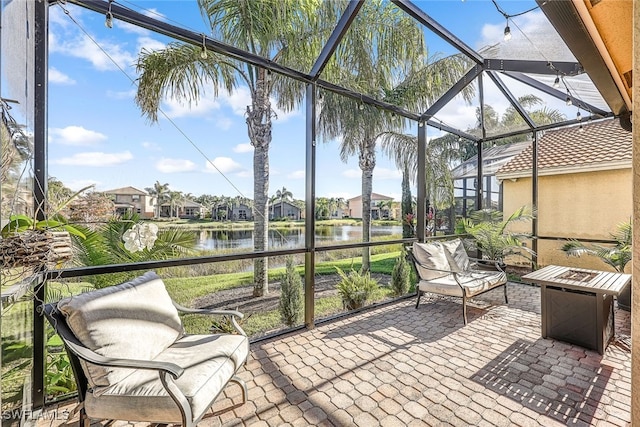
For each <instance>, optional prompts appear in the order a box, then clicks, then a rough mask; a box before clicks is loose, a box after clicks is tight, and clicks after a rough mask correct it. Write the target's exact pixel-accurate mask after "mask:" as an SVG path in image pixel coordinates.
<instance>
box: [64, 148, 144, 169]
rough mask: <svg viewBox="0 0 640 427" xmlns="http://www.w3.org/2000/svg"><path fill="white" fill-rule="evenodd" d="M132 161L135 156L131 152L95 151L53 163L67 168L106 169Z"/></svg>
mask: <svg viewBox="0 0 640 427" xmlns="http://www.w3.org/2000/svg"><path fill="white" fill-rule="evenodd" d="M131 159H133V154H131V152H129V151H123V152H121V153H104V152H101V151H94V152H87V153H77V154H74V155H73V156H70V157H63V158H61V159H57V160H53V161H52V162H53V163H55V164H58V165H67V166H91V167H105V166H115V165H119V164H122V163H125V162H127V161H129V160H131Z"/></svg>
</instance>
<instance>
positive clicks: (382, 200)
mask: <svg viewBox="0 0 640 427" xmlns="http://www.w3.org/2000/svg"><path fill="white" fill-rule="evenodd" d="M390 201H393V197H389V196H384V195H382V194H378V193H371V219H393V218H394V216H393V215H394V214H395V210H394V209H392V208H391V206H390V205H389V204H388V203H389V202H390ZM347 206H348V208H347V209H348V212H349V216H350V217H351V218H362V196H356V197H353V198H351V199H348V200H347Z"/></svg>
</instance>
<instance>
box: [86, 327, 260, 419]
mask: <svg viewBox="0 0 640 427" xmlns="http://www.w3.org/2000/svg"><path fill="white" fill-rule="evenodd" d="M248 354H249V341H248V339H247V337H245V336H242V335H185V336H183V337H182V338H180V339H179V340H178V341H176V343H175V344H173V345H172V346H171V347H169V348H167V349H166V350H165V351H163V352H162V353H160V354H159V355H158V356H157V357H156V358H155V360H157V361H163V362H171V363H175V364H177V365H179V366H181V367H182V368H185V371H184V373H183V374H182V375H181V376H180V377H179V378H178V379H176V380H175V383H176V385H177V387H178V388H179V389H180V390H181V391H182V393H183V394H184V395H185V397H186V398H187V400H188V401H189V403H190V406H191V408H192V411H193V418H194V419H198V418H200V417H201V416H202V415H203V414H204V412H205V411H207V409H208V408H209V407H210V406H211V405H212V403H213V401H214V399H215V398H216V397H217V396H218V394H219V393H220V391H221V390H222V389H223V388H224V387H225V385H226V384H227V382H228V381H229V379H230V378H231V377H232V376H233V375H234V374H235V372H236V371H237V370H238V369H239V368H240V367H241V366H242V364H243V363H244V362H245V361H246V359H247V356H248ZM85 409H86V411H87V415H88V416H89V417H91V418H115V419H120V420H128V421H149V422H156V423H176V422H177V423H179V422H181V420H182V418H181V414H180V410H179V409H178V406H177V405H176V404H175V402H174V401H173V399H172V398H171V396H170V395H169V394H168V393H167V392H166V390H165V388H164V387H163V386H162V382H161V381H160V378H159V375H158V372H157V371H150V370H136V371H134V372H132V373H131V374H130V375H129V376H127V377H126V378H124V379H122V380H121V381H120V382H119V383H118V384H114V385H112V386H111V387H109V388H106V389H104V390H102V391H101V392H100V393H95V394H94V393H87V396H86V400H85Z"/></svg>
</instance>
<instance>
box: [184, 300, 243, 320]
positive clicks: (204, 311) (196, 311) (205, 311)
mask: <svg viewBox="0 0 640 427" xmlns="http://www.w3.org/2000/svg"><path fill="white" fill-rule="evenodd" d="M173 305H174V306H175V308H177V309H178V311H181V312H183V313H189V314H206V315H218V316H234V317H237V318H239V319H242V318H244V314H242V313H240V312H239V311H236V310H209V309H206V308H188V307H184V306H182V305H180V304H178V303H177V302H175V301H173Z"/></svg>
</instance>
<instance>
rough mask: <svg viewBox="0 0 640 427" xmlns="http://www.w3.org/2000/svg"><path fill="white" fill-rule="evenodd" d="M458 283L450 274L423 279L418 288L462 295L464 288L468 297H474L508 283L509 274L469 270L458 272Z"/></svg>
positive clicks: (455, 295) (448, 294)
mask: <svg viewBox="0 0 640 427" xmlns="http://www.w3.org/2000/svg"><path fill="white" fill-rule="evenodd" d="M457 276H458V280H459V281H460V284H461V285H462V288H461V287H460V285H458V282H456V279H455V278H454V275H453V274H448V275H446V276H443V277H439V278H436V279H432V280H421V281H420V282H419V283H418V289H419V290H420V291H422V292H431V293H434V294H439V295H447V296H452V297H462V292H463V291H462V289H463V288H464V292H465V294H466V296H467V297H473V296H475V295H478V294H481V293H482V292H485V291H488V290H490V289H493V288H495V287H496V286H500V285H503V284H505V283H507V275H506V274H505V273H503V272H487V271H481V272H473V271H472V272H467V273H461V274H458V275H457Z"/></svg>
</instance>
